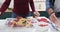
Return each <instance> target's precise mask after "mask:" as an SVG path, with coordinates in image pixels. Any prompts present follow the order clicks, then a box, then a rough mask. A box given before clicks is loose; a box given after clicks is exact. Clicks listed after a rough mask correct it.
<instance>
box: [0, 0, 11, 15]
mask: <svg viewBox="0 0 60 32" xmlns="http://www.w3.org/2000/svg"><path fill="white" fill-rule="evenodd" d="M10 2H11V0H5V2H4V3H3V5H2V6H1V8H0V12H1V13H0V14H2V13H3V12H5V10H6V9H7V8H8V6H9V4H10Z"/></svg>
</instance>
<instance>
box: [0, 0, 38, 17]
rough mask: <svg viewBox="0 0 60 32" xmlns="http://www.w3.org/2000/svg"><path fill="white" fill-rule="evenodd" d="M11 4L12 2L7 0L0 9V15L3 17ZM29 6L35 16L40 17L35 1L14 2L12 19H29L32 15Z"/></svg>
mask: <svg viewBox="0 0 60 32" xmlns="http://www.w3.org/2000/svg"><path fill="white" fill-rule="evenodd" d="M10 2H11V0H5V2H4V3H3V5H2V6H1V8H0V15H2V14H3V13H4V12H5V10H6V9H7V8H8V6H9V4H10ZM29 4H30V6H31V9H32V12H33V14H34V15H39V13H38V12H37V11H35V7H34V2H33V0H14V8H13V12H12V18H15V17H17V16H20V17H24V18H25V17H27V16H28V15H29V13H30V10H29Z"/></svg>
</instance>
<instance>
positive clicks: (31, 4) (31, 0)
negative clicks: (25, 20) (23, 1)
mask: <svg viewBox="0 0 60 32" xmlns="http://www.w3.org/2000/svg"><path fill="white" fill-rule="evenodd" d="M30 6H31V9H32V12H33V14H34V15H36V16H40V14H39V12H37V11H36V10H35V6H34V2H33V0H30Z"/></svg>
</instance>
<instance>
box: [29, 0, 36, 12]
mask: <svg viewBox="0 0 60 32" xmlns="http://www.w3.org/2000/svg"><path fill="white" fill-rule="evenodd" d="M30 6H31V9H32V12H34V11H35V6H34V2H33V0H30Z"/></svg>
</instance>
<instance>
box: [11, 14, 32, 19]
mask: <svg viewBox="0 0 60 32" xmlns="http://www.w3.org/2000/svg"><path fill="white" fill-rule="evenodd" d="M30 15H31V13H28V14H25V15H17V14H15V13H12V15H11V18H16V17H17V16H21V17H23V18H26V17H29V16H30Z"/></svg>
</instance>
